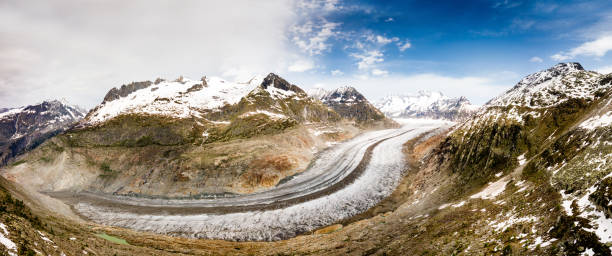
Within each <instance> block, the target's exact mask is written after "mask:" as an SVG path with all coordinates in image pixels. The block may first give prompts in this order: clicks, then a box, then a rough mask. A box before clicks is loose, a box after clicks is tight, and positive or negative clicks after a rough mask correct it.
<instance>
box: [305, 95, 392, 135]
mask: <svg viewBox="0 0 612 256" xmlns="http://www.w3.org/2000/svg"><path fill="white" fill-rule="evenodd" d="M308 94H309V95H310V96H311V97H313V98H315V99H318V100H320V101H321V102H323V103H324V104H325V105H327V106H329V107H330V108H331V109H333V110H334V111H336V112H337V113H338V114H339V115H340V116H342V117H343V118H346V119H349V120H354V121H355V122H357V123H358V124H361V125H371V124H373V123H376V122H382V123H384V124H386V125H387V126H393V125H394V122H393V121H391V120H389V119H388V118H386V117H385V115H384V114H383V113H382V112H381V111H380V110H378V109H377V108H376V107H374V105H372V104H371V103H370V102H369V101H368V100H367V99H366V98H365V97H364V96H363V94H361V93H360V92H358V91H357V89H355V88H354V87H350V86H344V87H340V88H338V89H335V90H330V91H328V90H325V89H321V88H317V89H313V90H311V91H309V93H308Z"/></svg>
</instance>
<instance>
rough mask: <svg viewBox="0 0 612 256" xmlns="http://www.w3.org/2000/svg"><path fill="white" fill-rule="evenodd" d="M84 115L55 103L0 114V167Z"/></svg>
mask: <svg viewBox="0 0 612 256" xmlns="http://www.w3.org/2000/svg"><path fill="white" fill-rule="evenodd" d="M85 114H86V111H85V110H83V109H81V108H79V107H77V106H71V105H68V104H67V103H65V102H60V101H57V100H53V101H44V102H42V103H40V104H37V105H31V106H26V107H21V108H12V109H2V110H0V165H4V164H6V163H7V162H8V161H9V160H10V159H11V158H13V157H15V156H17V155H19V154H21V153H23V152H24V151H26V150H29V149H31V148H33V147H36V146H37V145H39V144H40V143H42V142H43V141H44V140H46V139H47V138H49V137H52V136H54V135H56V134H58V133H60V132H63V131H64V130H66V129H68V128H69V127H71V126H72V125H73V124H75V123H76V122H78V121H79V120H81V119H82V118H83V117H84V116H85Z"/></svg>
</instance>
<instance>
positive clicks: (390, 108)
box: [375, 91, 479, 121]
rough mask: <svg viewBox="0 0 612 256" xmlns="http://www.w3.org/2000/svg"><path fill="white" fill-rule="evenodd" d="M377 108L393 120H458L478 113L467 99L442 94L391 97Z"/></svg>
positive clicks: (384, 99)
mask: <svg viewBox="0 0 612 256" xmlns="http://www.w3.org/2000/svg"><path fill="white" fill-rule="evenodd" d="M375 106H376V107H377V108H378V109H380V110H381V111H382V112H383V113H385V114H386V115H387V116H389V117H392V118H431V119H446V120H453V121H454V120H458V119H463V118H464V117H467V116H469V115H471V114H472V113H474V112H476V111H477V110H478V109H479V106H476V105H472V104H471V103H470V102H469V100H468V99H467V98H465V97H459V98H450V97H448V96H446V95H444V94H442V93H441V92H431V91H419V92H417V93H416V94H405V95H389V96H386V97H384V98H382V99H381V100H379V101H378V102H377V103H376V104H375Z"/></svg>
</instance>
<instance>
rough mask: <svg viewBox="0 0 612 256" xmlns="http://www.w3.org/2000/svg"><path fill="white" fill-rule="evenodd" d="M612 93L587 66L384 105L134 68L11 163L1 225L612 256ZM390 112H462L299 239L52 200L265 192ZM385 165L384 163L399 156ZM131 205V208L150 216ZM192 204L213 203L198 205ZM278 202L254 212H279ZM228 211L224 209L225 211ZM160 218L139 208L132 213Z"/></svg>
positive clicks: (390, 250) (380, 168) (282, 246)
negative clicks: (180, 229) (370, 198)
mask: <svg viewBox="0 0 612 256" xmlns="http://www.w3.org/2000/svg"><path fill="white" fill-rule="evenodd" d="M198 92H200V93H198ZM611 103H612V74H600V73H598V72H594V71H588V70H585V69H584V68H583V67H582V66H581V65H580V64H579V63H559V64H557V65H555V66H552V67H550V68H547V69H545V70H541V71H538V72H535V73H533V74H531V75H528V76H526V77H525V78H523V79H522V80H520V81H519V82H518V83H517V84H516V85H515V86H514V87H512V88H510V89H509V90H508V91H506V92H504V93H502V94H500V95H499V96H497V97H495V98H493V99H491V100H490V101H488V102H487V103H486V104H484V105H483V106H481V107H478V106H474V105H472V104H470V103H469V102H468V101H467V100H466V99H464V98H448V97H446V96H443V95H442V94H441V93H426V92H420V93H419V94H417V95H412V96H389V97H386V98H385V99H383V100H381V101H380V102H379V103H376V104H371V103H369V102H368V101H367V99H365V97H363V95H361V94H360V93H359V92H357V91H356V90H355V89H354V88H351V87H342V88H339V89H337V90H333V91H325V90H314V91H309V93H308V94H307V93H306V92H304V91H303V90H302V89H300V88H299V87H298V86H296V85H293V84H291V83H289V82H287V81H286V80H284V79H282V78H280V77H279V76H277V75H275V74H270V75H268V76H266V77H262V78H254V79H252V80H251V81H249V82H247V83H231V82H227V81H224V80H222V79H218V78H208V77H204V78H202V79H200V80H189V79H184V78H179V79H176V80H174V81H164V80H161V79H158V80H157V81H153V82H152V81H145V82H138V83H131V84H127V85H124V86H121V87H119V88H115V89H112V90H111V91H109V93H108V94H107V95H106V97H105V98H104V101H103V102H102V103H101V104H100V105H98V106H97V107H96V108H94V109H93V110H92V111H90V112H89V114H87V116H86V117H85V118H84V119H82V120H81V121H79V122H78V124H77V125H76V126H74V127H72V128H69V129H67V130H66V131H64V132H63V133H60V134H59V135H56V136H54V137H52V138H50V139H47V140H46V141H45V142H44V143H42V145H40V146H38V147H36V148H34V149H32V150H30V151H28V152H27V153H25V154H23V155H21V156H18V157H17V158H16V161H15V162H14V164H12V165H10V166H6V167H4V168H2V169H1V170H0V173H1V174H2V176H3V177H5V178H6V180H5V179H4V178H0V185H1V186H0V194H1V195H2V196H0V198H2V201H1V202H0V207H2V209H5V212H6V214H5V216H4V218H3V219H2V223H0V224H2V225H0V226H1V227H2V230H1V231H0V238H4V240H1V241H4V242H5V243H4V244H5V247H7V248H9V247H10V248H9V249H7V250H8V252H13V253H16V252H17V251H18V249H17V245H16V244H14V243H13V244H10V243H8V242H6V241H7V239H8V241H18V243H19V246H23V247H24V248H25V249H24V250H27V249H28V248H32V249H35V250H38V251H45V252H55V253H56V254H60V253H59V251H58V250H63V251H66V252H68V253H71V254H81V253H83V251H85V252H88V253H97V254H112V253H117V252H118V253H125V254H129V253H133V252H134V250H135V249H137V250H140V251H142V252H143V253H144V252H146V253H147V254H168V255H171V254H178V253H185V254H188V253H189V254H215V253H216V254H219V253H221V254H245V255H248V254H262V253H265V254H286V253H295V254H317V255H346V254H377V255H402V254H405V253H406V252H410V254H414V255H428V254H443V255H459V254H461V255H611V254H612V252H611V250H610V248H611V247H612V231H611V230H612V218H611V216H612V208H611V205H612V204H611V203H610V202H611V196H612V192H611V191H610V188H612V173H611V172H612V104H611ZM375 106H378V108H379V109H380V110H378V109H377V108H376V107H375ZM23 111H24V110H19V111H17V110H10V111H6V110H3V113H2V114H0V115H1V116H2V117H4V116H9V114H5V113H21V112H23ZM71 111H73V110H72V109H71ZM43 112H44V111H43ZM62 113H63V112H62ZM383 114H384V115H386V116H388V117H394V118H438V119H447V120H453V121H457V123H456V124H455V125H453V126H452V127H439V128H437V129H431V130H430V131H429V132H426V133H423V134H420V135H418V136H417V137H415V138H414V139H410V140H409V141H405V142H403V141H402V143H400V144H401V145H400V144H398V148H400V150H401V152H402V154H403V155H402V156H403V159H404V160H403V161H405V163H404V164H403V168H404V169H403V171H402V176H401V177H400V178H399V180H397V181H394V182H396V183H393V182H389V181H382V180H381V181H378V182H377V183H381V184H394V186H396V187H395V188H393V193H391V194H390V195H388V196H387V197H386V198H385V199H384V200H382V201H380V202H378V203H376V204H375V205H373V206H371V208H369V209H368V210H366V211H364V212H356V213H355V214H354V215H352V216H351V217H349V218H346V219H344V220H342V221H339V222H338V223H335V224H333V225H330V226H325V227H322V228H320V229H318V230H308V231H305V232H302V233H299V234H298V233H296V234H295V237H293V238H290V239H287V240H284V241H266V242H258V243H244V242H237V241H216V240H199V239H185V238H174V237H172V236H173V235H177V234H173V233H163V234H152V233H144V232H139V231H134V230H129V229H125V228H119V227H108V226H101V225H99V224H96V225H91V224H90V223H87V222H84V223H85V224H83V222H80V221H81V220H79V217H78V216H74V215H75V214H74V213H73V212H72V211H71V210H70V209H71V208H70V207H68V206H66V204H63V203H61V202H60V201H59V200H57V199H54V198H51V197H46V194H52V193H63V192H66V191H68V192H75V191H77V192H78V191H88V192H91V193H92V194H94V195H97V196H100V197H99V198H103V197H101V195H114V196H121V198H130V200H128V201H131V202H135V204H138V203H140V202H143V201H144V200H143V199H142V198H148V199H151V198H152V200H159V202H162V203H163V202H166V203H167V202H170V200H167V199H171V198H173V199H177V198H178V199H194V198H198V199H204V200H208V199H211V198H216V197H223V196H228V195H238V194H255V195H258V193H260V192H265V191H267V190H268V189H271V188H274V187H277V186H279V187H281V188H282V185H283V184H284V182H287V181H288V180H291V178H293V177H295V175H297V174H299V173H301V172H302V171H303V170H304V169H306V168H307V166H308V165H309V164H310V162H311V160H312V159H316V155H318V156H319V157H323V158H325V157H326V153H329V152H330V151H328V150H329V147H330V146H331V145H333V144H335V143H341V142H343V141H345V140H348V139H349V138H353V137H356V138H359V137H358V136H360V134H362V133H363V132H364V130H368V129H379V131H374V133H375V134H377V132H380V129H382V128H394V127H396V124H394V122H392V121H391V120H389V118H388V117H384V115H383ZM11 115H12V114H11ZM24 115H25V114H24ZM2 120H4V119H2ZM12 120H17V118H14V119H12ZM10 124H14V123H10ZM7 127H8V126H7ZM407 132H409V131H407ZM14 134H16V133H12V134H10V136H11V137H12V136H14ZM7 136H9V135H7ZM366 141H367V140H366ZM385 141H386V139H385V140H381V141H378V142H376V143H374V142H372V143H373V144H371V146H368V148H367V149H366V148H364V149H362V151H363V152H365V153H363V154H364V158H363V159H365V160H363V159H362V160H361V162H359V163H358V164H357V163H356V164H355V165H357V166H362V165H363V164H362V163H365V162H364V161H366V160H367V159H368V158H369V157H371V156H372V154H375V153H379V154H383V156H384V154H387V153H388V152H387V151H383V152H377V151H376V149H377V145H379V143H381V144H382V143H385ZM360 150H361V149H360ZM356 151H359V150H356ZM350 152H352V151H350ZM329 158H334V156H330V157H329ZM380 159H385V157H379V158H376V159H375V160H380ZM332 160H333V159H332ZM373 163H375V164H373V165H372V166H374V167H376V168H375V169H376V170H377V172H384V171H385V170H386V169H388V168H390V167H389V166H387V165H388V164H389V163H384V162H373ZM7 180H8V181H7ZM9 181H11V182H9ZM340 183H342V182H340ZM14 184H18V186H17V185H14ZM23 188H28V189H23ZM366 189H367V188H365V187H364V188H363V190H366ZM35 191H44V192H45V193H46V194H42V193H37V192H35ZM337 193H343V190H339V191H338V192H337ZM11 195H12V196H14V197H16V198H18V199H19V200H14V199H11V198H12V196H11ZM333 195H334V194H333V193H331V194H324V195H322V197H320V198H318V199H320V200H331V199H330V198H332V197H333ZM374 196H376V195H374ZM41 198H43V199H44V200H43V199H41ZM9 199H10V200H9ZM20 200H23V201H24V202H25V203H21V201H20ZM100 200H101V202H102V203H101V204H102V205H103V206H105V204H108V205H110V203H109V202H108V201H105V200H103V199H100ZM156 202H157V201H156ZM305 203H308V202H305ZM336 203H337V204H338V205H339V207H341V208H343V207H344V208H350V206H351V205H350V203H347V202H336ZM80 204H81V205H79V202H77V203H76V204H75V205H76V206H80V207H81V208H87V207H86V206H83V204H82V202H81V203H80ZM73 206H74V205H73ZM160 207H161V206H160ZM301 207H303V205H292V206H287V208H290V209H291V210H292V212H291V214H290V215H282V216H279V219H278V222H279V223H281V221H284V220H286V219H298V218H301V217H302V216H304V215H306V213H303V212H300V209H302V208H301ZM30 209H32V210H30ZM125 210H126V212H121V213H120V214H118V215H116V217H117V218H119V217H121V218H123V217H125V216H128V215H130V214H132V213H130V212H128V211H127V209H125ZM180 210H181V211H182V212H181V214H183V215H187V218H188V219H190V220H194V219H195V218H196V216H195V215H189V214H188V213H189V212H188V211H190V210H191V209H190V208H185V209H180ZM276 210H277V209H272V210H271V211H276ZM183 211H184V212H183ZM312 212H316V211H312ZM312 212H309V213H308V214H312ZM262 213H263V211H262V212H257V213H254V215H252V219H249V221H255V222H263V221H265V220H263V219H262V218H263V217H262V216H264V215H263V214H262ZM217 214H224V213H222V212H221V213H219V212H216V213H214V214H212V215H211V216H208V217H210V218H213V215H217ZM224 216H227V217H228V218H226V219H223V220H222V221H221V222H222V223H221V225H222V226H223V228H222V230H211V231H210V232H222V231H227V230H230V229H232V228H235V226H232V225H230V220H231V219H232V216H234V213H230V214H228V215H224ZM156 218H161V217H155V216H154V215H147V214H142V215H136V217H135V218H134V219H132V220H131V221H130V223H128V224H134V223H136V224H138V223H144V222H140V221H145V220H151V219H156ZM168 218H170V217H168ZM308 221H309V223H308V224H311V223H310V222H313V223H316V222H317V221H319V220H318V219H310V220H308ZM178 222H180V220H179V219H170V220H169V221H168V222H167V223H168V224H167V225H168V226H172V225H178V224H176V223H178ZM243 222H245V223H246V222H247V221H243ZM272 223H273V222H272ZM190 224H192V225H194V226H196V225H200V223H199V222H196V221H193V222H190ZM202 225H203V224H202ZM305 225H306V224H305ZM145 226H146V225H145ZM273 226H274V224H271V225H270V228H273ZM274 227H276V226H274ZM146 228H147V227H144V228H143V229H145V230H146ZM238 228H239V232H240V231H243V230H248V228H249V227H247V226H241V225H238ZM107 233H108V234H107ZM261 233H262V234H265V233H266V231H265V230H262V231H261ZM108 237H110V240H109V238H108ZM72 238H74V239H72ZM18 239H19V240H18ZM47 240H49V241H51V242H49V241H47ZM109 241H111V242H109ZM112 241H115V242H117V241H119V242H118V243H115V242H112ZM11 243H12V242H11ZM110 243H113V244H112V248H111V244H110ZM128 244H129V245H128ZM54 246H56V247H54ZM58 248H59V249H58ZM63 251H62V253H63ZM32 253H34V252H32Z"/></svg>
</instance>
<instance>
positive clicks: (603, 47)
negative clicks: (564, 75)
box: [550, 35, 612, 61]
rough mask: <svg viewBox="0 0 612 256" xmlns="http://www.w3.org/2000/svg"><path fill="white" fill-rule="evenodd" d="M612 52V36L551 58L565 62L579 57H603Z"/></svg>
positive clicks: (584, 44) (602, 37) (606, 36)
mask: <svg viewBox="0 0 612 256" xmlns="http://www.w3.org/2000/svg"><path fill="white" fill-rule="evenodd" d="M609 51H612V35H605V36H601V37H599V38H598V39H595V40H593V41H589V42H586V43H583V44H581V45H580V46H578V47H576V48H573V49H571V50H569V51H568V52H560V53H557V54H555V55H552V56H550V57H551V58H552V59H553V60H557V61H564V60H568V59H573V58H575V57H577V56H589V57H597V58H599V57H603V56H604V55H606V54H607V53H608V52H609Z"/></svg>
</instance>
